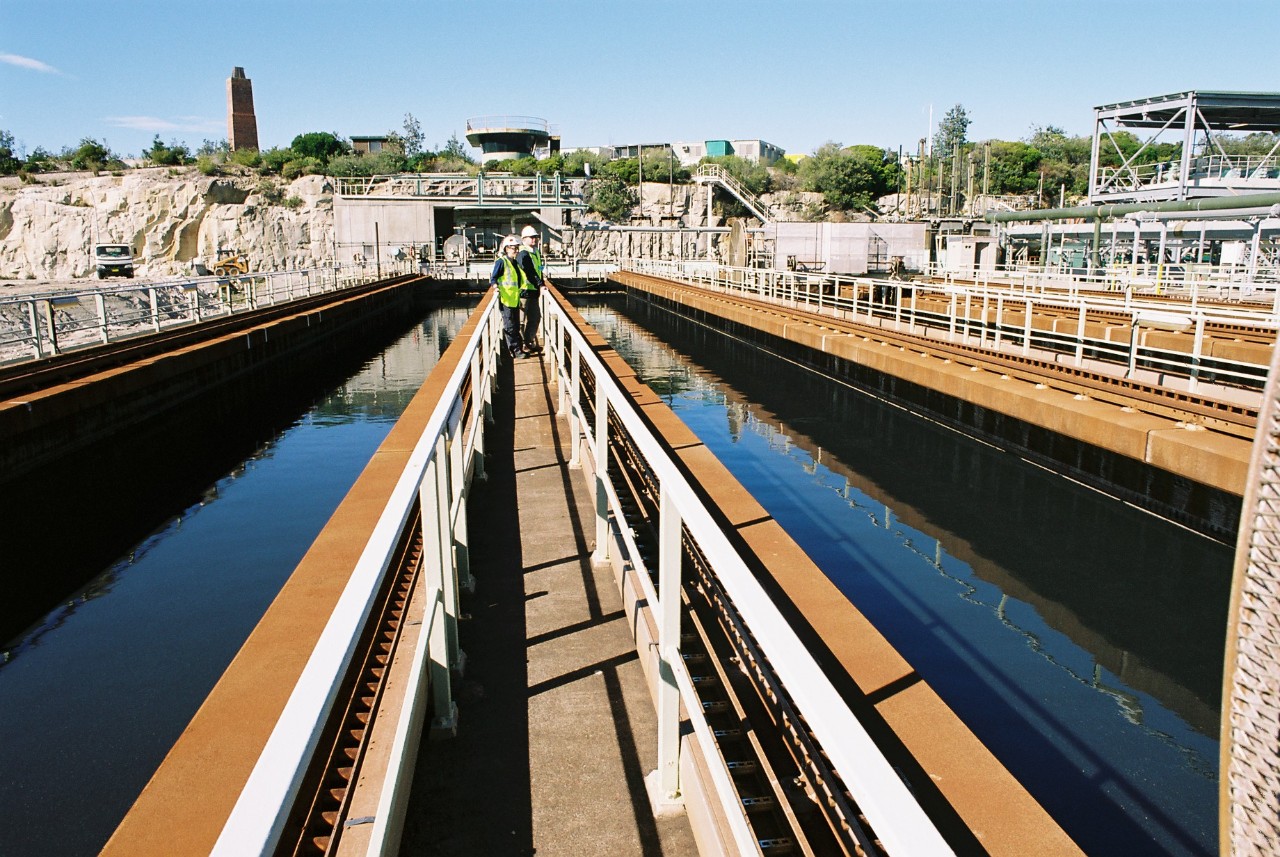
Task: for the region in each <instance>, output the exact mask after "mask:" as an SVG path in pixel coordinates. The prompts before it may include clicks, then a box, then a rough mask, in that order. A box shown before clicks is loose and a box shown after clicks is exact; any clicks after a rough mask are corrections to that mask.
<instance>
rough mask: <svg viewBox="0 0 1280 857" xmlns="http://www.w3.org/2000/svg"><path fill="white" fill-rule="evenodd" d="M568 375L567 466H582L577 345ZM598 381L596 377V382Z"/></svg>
mask: <svg viewBox="0 0 1280 857" xmlns="http://www.w3.org/2000/svg"><path fill="white" fill-rule="evenodd" d="M569 377H570V380H569V445H570V448H569V466H570V467H571V468H572V467H581V466H582V457H581V455H580V452H579V450H581V448H582V440H581V438H580V434H581V430H582V401H581V397H582V352H581V350H580V349H579V348H578V347H577V346H575V347H574V349H573V367H572V369H571V370H570V376H569ZM599 383H600V379H599V378H597V379H596V384H599Z"/></svg>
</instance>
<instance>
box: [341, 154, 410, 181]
mask: <svg viewBox="0 0 1280 857" xmlns="http://www.w3.org/2000/svg"><path fill="white" fill-rule="evenodd" d="M404 166H405V160H404V156H403V155H401V154H399V153H397V152H387V151H382V152H378V153H377V154H374V155H338V156H336V157H333V158H330V159H329V164H328V167H327V168H326V169H325V172H326V173H327V174H328V175H331V176H387V175H394V174H395V173H399V172H402V171H403V170H404Z"/></svg>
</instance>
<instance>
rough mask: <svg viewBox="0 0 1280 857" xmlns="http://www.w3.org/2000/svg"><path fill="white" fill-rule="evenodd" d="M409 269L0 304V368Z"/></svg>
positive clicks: (86, 292)
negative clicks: (7, 364) (5, 364)
mask: <svg viewBox="0 0 1280 857" xmlns="http://www.w3.org/2000/svg"><path fill="white" fill-rule="evenodd" d="M412 270H413V266H412V265H411V264H410V263H409V262H407V261H406V262H399V263H387V264H385V265H374V264H371V263H365V264H348V265H330V266H325V267H319V268H306V269H299V270H294V271H277V272H272V273H259V274H245V275H243V276H234V277H198V278H194V279H190V280H170V281H164V282H144V283H130V284H128V285H109V286H106V285H104V286H98V287H89V288H82V289H73V290H68V291H62V292H52V293H41V294H31V295H22V296H17V297H11V298H4V299H0V364H4V363H15V362H20V361H23V360H31V359H39V358H41V357H47V356H52V355H55V354H61V353H63V352H66V351H73V350H76V349H79V348H87V347H90V346H94V345H103V344H106V343H111V342H118V341H119V340H122V339H129V338H132V337H137V336H144V335H146V334H150V333H159V332H160V331H162V330H168V329H171V328H174V327H180V326H182V325H187V324H194V323H196V322H199V321H201V320H203V319H206V318H216V317H220V316H223V317H224V316H230V315H234V314H236V313H238V312H245V311H248V310H255V309H260V308H262V307H269V306H276V305H278V304H284V303H288V302H289V301H293V300H298V299H300V298H305V297H310V296H312V295H318V294H324V293H326V292H339V291H342V290H344V289H349V288H352V287H354V286H359V285H362V284H364V283H368V282H372V281H374V280H376V279H379V278H380V277H383V276H388V275H394V274H404V273H409V272H410V271H412Z"/></svg>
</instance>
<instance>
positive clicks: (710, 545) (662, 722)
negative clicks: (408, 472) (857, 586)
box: [542, 290, 952, 855]
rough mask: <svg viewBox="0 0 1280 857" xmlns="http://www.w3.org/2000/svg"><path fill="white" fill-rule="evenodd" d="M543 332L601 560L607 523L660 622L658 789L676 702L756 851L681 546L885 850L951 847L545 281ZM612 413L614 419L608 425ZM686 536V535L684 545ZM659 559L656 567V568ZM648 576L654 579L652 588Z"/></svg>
mask: <svg viewBox="0 0 1280 857" xmlns="http://www.w3.org/2000/svg"><path fill="white" fill-rule="evenodd" d="M542 318H543V332H544V335H545V338H546V342H547V357H548V359H549V360H550V362H551V368H552V370H553V372H554V373H555V377H556V379H557V387H558V395H559V408H560V413H561V414H563V415H565V416H567V418H568V421H569V443H570V448H571V449H572V450H573V459H572V460H571V461H570V465H571V466H572V465H576V464H579V454H580V453H579V450H580V448H581V447H583V446H585V448H586V451H587V454H588V455H590V456H592V461H593V462H594V483H595V496H596V516H595V529H596V545H597V546H600V547H597V554H596V556H595V557H594V559H595V560H596V561H601V562H603V561H606V560H607V559H608V551H609V550H610V533H611V529H612V523H613V522H616V524H617V529H616V531H617V537H618V538H619V539H620V541H621V544H622V550H624V551H625V560H626V561H627V562H628V563H630V564H631V565H632V566H633V567H634V568H635V569H636V572H637V574H636V580H637V581H638V583H639V585H640V587H641V590H642V593H643V599H644V601H645V602H646V603H647V604H648V605H649V607H650V609H651V610H652V613H653V616H654V618H655V619H656V621H657V626H658V650H659V657H660V659H661V668H660V670H659V672H660V675H661V680H660V684H659V690H658V781H659V786H660V788H661V789H662V791H664V792H665V793H666V794H674V793H676V792H677V791H679V788H680V786H679V770H680V764H679V754H680V712H681V706H682V704H683V707H684V709H685V713H686V715H687V716H688V718H689V720H690V723H691V724H692V726H693V740H695V741H696V742H697V743H698V744H699V746H700V749H701V750H702V753H703V756H704V758H705V759H706V760H707V762H708V767H709V769H710V776H711V780H712V783H713V789H714V799H715V800H716V801H717V802H718V803H719V804H720V805H721V807H722V808H723V811H724V817H725V818H726V820H727V824H728V826H729V828H730V830H729V833H730V838H731V839H732V842H733V844H734V847H735V853H738V854H755V853H759V845H758V843H757V841H756V838H755V836H754V834H753V833H752V830H751V825H750V822H749V821H748V820H747V817H746V814H745V813H746V809H745V808H744V806H743V802H742V801H741V800H740V799H739V797H738V795H737V793H736V791H735V789H734V786H733V781H732V780H733V778H732V774H731V772H730V771H729V768H728V767H727V764H726V762H725V760H724V758H723V756H722V755H721V754H720V752H719V749H718V747H717V744H716V740H715V737H714V735H713V734H712V729H711V727H710V725H709V724H708V722H707V719H706V717H705V715H704V714H703V707H702V704H701V702H700V700H699V697H698V694H697V691H696V689H695V687H694V683H693V679H692V677H691V676H690V674H689V672H688V670H687V668H686V667H685V664H684V660H683V658H682V656H681V640H680V614H681V609H680V591H681V572H682V564H683V563H682V557H683V555H684V553H685V551H686V549H687V547H688V545H692V548H690V549H692V550H696V552H697V554H698V556H699V557H700V559H701V560H702V561H704V562H705V564H706V565H707V566H708V567H709V569H710V571H711V573H713V574H714V575H715V577H716V579H717V581H718V582H719V584H720V585H721V586H722V588H723V590H724V591H725V593H726V594H727V595H728V597H729V599H730V600H731V601H732V603H733V604H734V606H735V608H736V609H737V611H738V614H739V615H740V616H741V618H742V621H743V623H744V625H745V627H746V628H747V629H749V631H750V634H751V635H752V636H753V637H754V639H755V640H756V641H757V643H758V645H759V647H760V649H761V651H762V652H763V653H764V656H765V657H766V658H767V659H768V661H769V663H770V664H771V665H772V667H773V669H774V670H775V672H776V674H777V676H778V679H779V682H780V684H781V686H782V687H783V688H785V692H786V693H787V694H788V695H789V696H790V698H791V702H792V703H793V705H794V707H795V708H796V710H797V711H798V712H799V714H800V716H801V717H803V719H804V722H805V723H806V725H807V726H808V728H809V730H810V731H811V733H812V734H813V735H814V736H815V738H816V740H817V742H818V744H819V745H820V746H821V752H822V754H823V755H824V756H825V757H826V759H827V760H828V761H829V762H830V764H831V767H832V768H833V769H834V770H835V771H836V773H837V774H838V775H839V776H840V778H841V779H842V780H843V782H844V785H845V786H846V787H847V788H848V790H849V792H850V794H851V795H852V797H853V799H854V801H855V802H856V803H857V805H858V807H859V808H860V810H861V811H862V813H863V814H864V815H865V817H866V819H867V821H868V823H869V824H870V826H871V828H872V829H873V830H875V831H876V835H877V837H878V838H879V840H880V842H881V844H882V845H883V847H884V849H885V850H886V851H887V852H888V853H891V854H914V855H944V854H951V853H952V850H951V848H950V847H949V846H948V845H947V843H946V841H945V840H944V839H943V837H942V835H941V834H940V833H939V832H938V830H937V828H936V827H935V826H934V823H933V820H932V819H930V818H929V816H928V815H927V814H926V813H925V811H924V810H923V809H922V808H921V806H920V805H919V803H918V802H917V801H916V799H915V797H914V795H913V794H912V793H911V791H910V790H909V789H908V788H907V786H906V785H905V783H904V782H903V780H902V778H901V777H900V776H899V775H898V773H897V771H896V770H895V769H894V767H893V766H892V765H891V764H890V762H889V761H888V760H887V759H886V758H885V757H884V755H883V754H882V752H881V751H880V749H879V748H878V747H877V746H876V744H875V742H874V740H873V739H872V738H871V736H870V735H868V734H867V732H866V730H865V729H864V727H863V726H862V724H861V723H860V722H859V720H858V719H857V717H856V716H854V714H853V712H852V711H850V709H849V706H848V705H847V704H846V703H845V701H844V700H843V699H842V698H841V696H840V693H839V692H838V691H837V690H836V688H835V687H834V686H833V685H832V683H831V681H830V680H829V679H828V678H827V676H826V675H825V674H824V673H823V670H822V667H821V666H820V665H819V663H818V662H817V660H816V659H815V658H814V655H813V653H812V652H810V651H809V650H808V649H807V648H806V647H805V645H804V643H803V642H802V641H801V639H800V638H799V636H798V635H797V634H796V632H795V630H794V629H793V628H792V627H791V625H790V623H789V622H788V621H787V619H786V617H785V616H784V615H783V614H782V612H781V611H780V610H779V609H778V607H777V606H776V605H775V604H774V602H773V599H772V598H771V597H770V596H769V594H768V593H767V592H766V591H765V589H764V588H763V586H762V585H761V584H760V582H759V581H758V580H757V579H756V577H755V575H754V574H752V572H751V570H750V568H749V567H748V565H747V563H746V562H745V560H744V559H743V557H742V556H741V554H739V553H738V551H737V549H736V548H735V547H734V546H733V544H732V543H731V542H730V540H729V537H728V535H727V534H726V533H725V532H724V530H723V529H722V528H721V526H720V524H719V523H717V521H716V519H715V517H714V516H713V515H712V513H711V512H710V510H708V509H707V508H706V507H705V506H704V504H703V503H702V501H701V500H700V499H699V497H698V494H697V492H696V491H695V490H694V487H693V486H692V485H691V484H690V483H689V481H688V480H687V479H686V477H685V476H684V475H683V473H682V471H681V469H680V468H679V466H678V465H677V464H676V463H675V461H674V460H673V459H672V458H671V457H670V456H669V455H668V454H667V452H666V449H665V447H664V445H663V444H662V442H661V441H659V439H658V438H657V437H656V436H655V435H654V434H653V432H652V431H651V430H650V429H649V428H648V426H647V425H646V423H645V421H644V420H643V418H642V417H641V416H640V413H639V408H638V407H637V406H636V405H635V404H634V402H633V400H632V398H631V396H630V395H629V394H628V393H627V392H626V391H625V390H623V388H622V387H621V386H620V385H619V384H618V383H617V382H616V381H615V380H614V379H613V377H612V375H611V374H610V372H609V371H608V369H606V368H605V364H604V362H603V361H602V360H601V359H600V357H599V355H597V354H596V353H595V351H593V349H592V347H591V346H590V345H589V344H588V343H587V340H586V337H585V336H584V335H583V333H582V332H581V331H579V330H578V329H577V327H576V326H575V325H574V323H573V321H572V320H571V319H570V318H569V317H568V315H567V314H566V313H565V311H564V309H563V308H561V306H560V305H559V304H558V303H557V302H556V301H555V299H554V298H553V296H552V295H551V294H550V293H549V292H548V291H547V290H544V292H543V298H542ZM584 373H585V374H586V375H588V376H589V377H590V378H591V379H592V383H591V388H592V389H593V395H594V399H593V401H592V403H591V408H590V414H589V416H588V411H587V410H586V409H585V408H584V407H583V396H582V393H583V389H584V387H583V377H584ZM610 415H612V416H613V417H614V418H616V421H617V425H618V426H619V427H620V428H613V427H612V426H611V420H610ZM613 431H622V432H625V433H626V435H627V441H628V443H629V444H631V445H633V446H634V447H635V448H636V449H637V450H638V451H639V454H640V455H641V456H642V458H643V460H644V463H645V465H646V468H647V470H648V471H649V472H650V473H651V474H652V476H653V477H654V478H655V479H656V481H657V484H658V492H657V493H658V509H659V514H658V522H657V530H658V539H657V542H658V544H657V551H656V558H655V559H653V560H647V559H646V557H645V553H644V551H642V549H641V547H640V546H639V545H638V544H637V543H636V539H635V534H634V532H633V531H632V527H633V525H634V526H639V525H640V524H639V522H630V521H628V518H627V515H626V512H625V507H624V503H623V501H622V500H621V499H620V498H619V496H618V494H617V492H616V490H615V489H614V486H613V483H612V480H611V479H610V475H609V470H610V464H609V460H610V456H609V448H610V434H611V432H613ZM686 542H687V544H686ZM653 565H656V568H654V567H652V566H653ZM654 581H656V582H657V585H656V587H655V586H654Z"/></svg>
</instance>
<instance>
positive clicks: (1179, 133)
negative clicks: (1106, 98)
mask: <svg viewBox="0 0 1280 857" xmlns="http://www.w3.org/2000/svg"><path fill="white" fill-rule="evenodd" d="M1093 114H1094V120H1093V149H1092V157H1091V161H1090V172H1089V202H1091V203H1101V202H1147V201H1166V200H1185V199H1189V198H1195V197H1206V196H1236V195H1240V194H1248V193H1259V192H1267V191H1276V190H1280V151H1278V150H1280V93H1274V92H1197V91H1194V90H1193V91H1189V92H1178V93H1174V94H1172V95H1160V96H1155V97H1152V98H1142V99H1138V100H1136V101H1125V102H1120V103H1117V104H1106V105H1103V106H1101V107H1095V108H1094V111H1093ZM1119 129H1125V130H1129V131H1140V132H1146V133H1147V134H1148V135H1149V136H1147V137H1146V139H1145V140H1143V141H1142V144H1141V146H1140V147H1139V148H1138V149H1137V150H1136V151H1134V152H1132V153H1130V154H1128V155H1126V154H1125V153H1124V151H1123V149H1122V147H1121V146H1120V143H1119V142H1118V141H1117V140H1116V137H1115V135H1114V134H1113V131H1115V130H1119ZM1232 131H1241V132H1263V133H1268V134H1273V135H1275V145H1273V146H1272V147H1271V148H1270V150H1269V151H1268V152H1267V153H1266V154H1265V155H1247V156H1245V155H1228V154H1227V152H1226V151H1225V150H1224V149H1223V147H1222V144H1221V142H1220V139H1219V138H1220V136H1221V135H1222V134H1223V133H1226V132H1232ZM1158 142H1163V143H1169V142H1176V143H1180V144H1181V145H1180V149H1179V150H1178V152H1179V153H1178V154H1177V155H1176V156H1175V158H1173V159H1169V160H1161V161H1157V162H1154V163H1152V162H1142V161H1144V160H1146V159H1143V158H1142V157H1141V156H1142V155H1143V154H1144V153H1148V154H1149V153H1150V151H1151V149H1152V147H1153V146H1154V145H1155V144H1156V143H1158ZM1104 154H1106V155H1108V156H1110V155H1112V154H1118V155H1119V156H1120V165H1119V166H1117V167H1113V166H1105V167H1104V166H1102V164H1101V163H1100V161H1101V158H1102V156H1103V155H1104Z"/></svg>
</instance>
